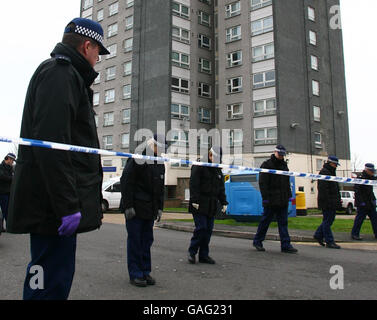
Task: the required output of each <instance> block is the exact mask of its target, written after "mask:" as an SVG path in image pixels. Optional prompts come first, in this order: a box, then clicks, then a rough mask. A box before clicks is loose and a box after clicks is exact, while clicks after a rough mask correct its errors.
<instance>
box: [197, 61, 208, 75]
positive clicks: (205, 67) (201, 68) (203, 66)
mask: <svg viewBox="0 0 377 320" xmlns="http://www.w3.org/2000/svg"><path fill="white" fill-rule="evenodd" d="M199 71H200V72H204V73H209V74H210V73H211V61H209V60H207V59H203V58H199Z"/></svg>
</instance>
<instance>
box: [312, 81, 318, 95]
mask: <svg viewBox="0 0 377 320" xmlns="http://www.w3.org/2000/svg"><path fill="white" fill-rule="evenodd" d="M312 91H313V95H314V96H319V82H318V81H316V80H312Z"/></svg>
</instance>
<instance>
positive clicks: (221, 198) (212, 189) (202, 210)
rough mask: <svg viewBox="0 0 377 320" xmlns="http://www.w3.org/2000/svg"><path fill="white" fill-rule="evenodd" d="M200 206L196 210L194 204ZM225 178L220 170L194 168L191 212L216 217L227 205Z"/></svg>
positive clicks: (191, 182) (192, 169)
mask: <svg viewBox="0 0 377 320" xmlns="http://www.w3.org/2000/svg"><path fill="white" fill-rule="evenodd" d="M193 203H197V204H199V210H196V209H195V208H194V207H193V206H192V204H193ZM227 204H228V202H227V201H226V196H225V186H224V176H223V173H222V172H221V169H220V168H211V167H200V166H192V168H191V176H190V203H189V211H190V212H191V213H194V214H201V215H204V216H208V217H214V216H215V215H216V214H217V213H219V212H220V211H221V209H222V206H223V205H227Z"/></svg>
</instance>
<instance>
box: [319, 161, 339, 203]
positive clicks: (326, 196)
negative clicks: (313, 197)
mask: <svg viewBox="0 0 377 320" xmlns="http://www.w3.org/2000/svg"><path fill="white" fill-rule="evenodd" d="M319 174H321V175H325V176H336V168H333V167H332V166H331V165H330V164H328V163H325V164H324V165H323V168H322V169H321V171H320V172H319ZM341 205H342V204H341V197H340V193H339V184H338V183H337V182H335V181H325V180H318V208H319V209H322V210H336V209H339V208H340V207H341Z"/></svg>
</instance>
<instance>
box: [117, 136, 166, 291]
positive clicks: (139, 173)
mask: <svg viewBox="0 0 377 320" xmlns="http://www.w3.org/2000/svg"><path fill="white" fill-rule="evenodd" d="M165 148H166V143H165V137H163V136H157V135H156V134H155V135H154V137H153V138H151V139H149V140H148V142H147V147H146V149H145V150H144V151H143V154H144V155H152V156H153V155H154V156H157V155H160V154H161V152H165ZM164 182H165V165H164V164H163V163H158V162H156V161H154V162H152V163H148V162H145V161H143V162H141V161H140V160H135V159H132V158H130V159H128V161H127V164H126V166H125V168H124V170H123V174H122V177H121V179H120V183H121V191H122V199H121V208H120V209H121V211H122V212H124V214H125V218H126V228H127V233H128V238H127V265H128V273H129V277H130V283H131V284H132V285H135V286H138V287H146V286H147V285H154V284H155V283H156V280H155V279H154V278H152V276H151V275H150V273H151V270H152V262H151V247H152V244H153V240H154V238H153V225H154V221H155V220H157V222H159V221H160V219H161V216H162V210H163V207H164Z"/></svg>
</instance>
